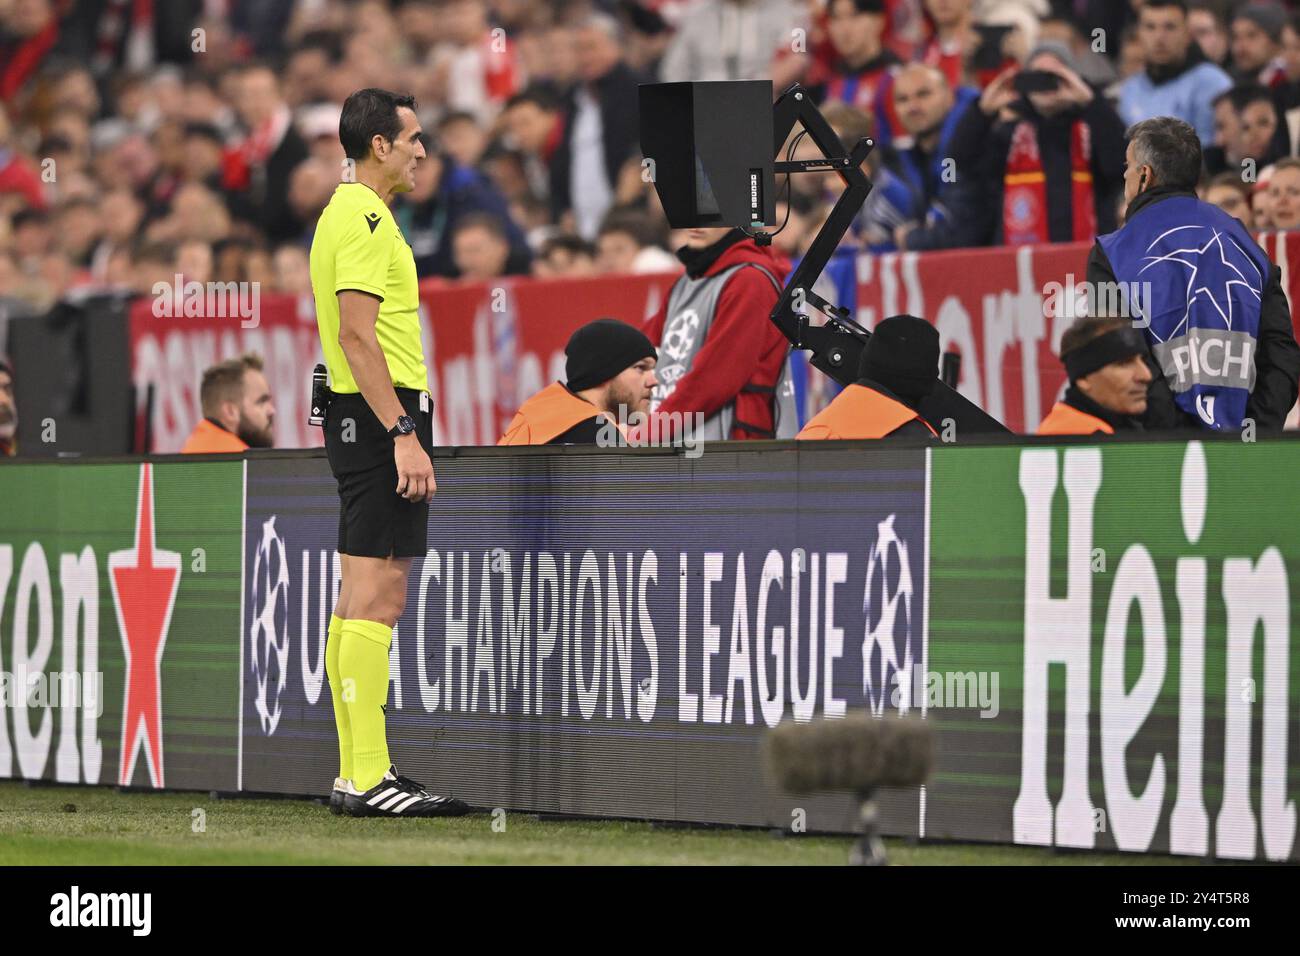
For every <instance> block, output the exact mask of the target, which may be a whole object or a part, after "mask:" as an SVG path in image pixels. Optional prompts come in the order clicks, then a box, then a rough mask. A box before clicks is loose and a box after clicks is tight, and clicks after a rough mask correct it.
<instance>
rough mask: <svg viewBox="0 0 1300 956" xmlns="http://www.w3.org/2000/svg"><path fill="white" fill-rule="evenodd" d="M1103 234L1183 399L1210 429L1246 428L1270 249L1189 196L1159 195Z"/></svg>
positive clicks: (1119, 276) (1104, 245)
mask: <svg viewBox="0 0 1300 956" xmlns="http://www.w3.org/2000/svg"><path fill="white" fill-rule="evenodd" d="M1097 241H1098V242H1100V243H1101V247H1102V250H1103V251H1104V252H1105V253H1106V257H1107V258H1108V259H1109V260H1110V265H1111V269H1112V270H1113V271H1114V273H1115V278H1116V279H1117V280H1118V282H1119V283H1120V286H1121V289H1122V290H1124V291H1127V292H1128V296H1127V298H1128V301H1129V302H1133V303H1135V304H1136V307H1135V308H1134V309H1133V312H1132V313H1130V314H1133V315H1134V316H1135V318H1136V317H1137V316H1138V315H1140V316H1141V319H1140V320H1139V327H1142V328H1143V333H1144V334H1145V335H1146V339H1147V342H1148V343H1149V344H1150V346H1151V350H1152V352H1153V353H1154V355H1155V358H1156V361H1157V362H1158V363H1159V364H1160V367H1161V369H1162V370H1163V371H1164V375H1165V380H1166V381H1167V382H1168V383H1169V387H1170V389H1171V390H1172V391H1173V393H1174V401H1175V402H1176V403H1177V405H1178V407H1179V408H1181V409H1182V410H1183V411H1185V412H1186V413H1187V414H1189V415H1193V416H1195V417H1196V418H1197V419H1198V420H1199V421H1200V422H1202V423H1203V424H1204V425H1205V426H1206V427H1207V428H1212V429H1215V430H1219V431H1229V430H1231V431H1236V430H1239V429H1241V427H1242V422H1243V419H1244V418H1245V416H1246V401H1247V399H1248V398H1249V397H1250V391H1251V389H1252V388H1254V386H1255V350H1256V347H1257V345H1258V340H1259V316H1260V307H1261V305H1262V301H1263V294H1264V287H1265V285H1266V284H1267V281H1268V273H1269V268H1270V266H1271V263H1270V262H1269V259H1268V257H1267V256H1266V255H1265V254H1264V252H1263V250H1262V249H1260V248H1259V246H1257V245H1256V244H1255V241H1254V240H1253V239H1252V238H1251V236H1250V234H1249V233H1248V232H1247V231H1246V229H1245V227H1244V226H1242V224H1241V223H1240V222H1238V221H1237V220H1236V219H1234V218H1233V217H1232V216H1229V215H1228V214H1227V213H1226V212H1224V211H1223V210H1221V209H1219V208H1218V207H1217V206H1211V205H1209V204H1208V203H1203V202H1201V201H1200V200H1198V199H1195V198H1193V197H1191V196H1174V197H1171V198H1169V199H1163V200H1160V201H1159V202H1154V203H1152V204H1151V205H1149V206H1147V207H1146V208H1144V209H1142V210H1140V211H1139V212H1138V213H1137V214H1136V215H1134V216H1133V218H1132V219H1130V220H1129V222H1128V223H1127V224H1126V225H1125V226H1124V227H1123V228H1122V229H1120V230H1118V231H1117V232H1112V233H1110V234H1109V235H1105V236H1099V237H1098V238H1097Z"/></svg>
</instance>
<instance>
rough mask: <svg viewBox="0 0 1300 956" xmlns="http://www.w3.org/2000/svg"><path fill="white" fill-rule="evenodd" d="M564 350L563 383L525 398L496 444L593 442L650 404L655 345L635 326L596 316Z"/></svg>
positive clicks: (579, 443)
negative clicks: (564, 380) (566, 379)
mask: <svg viewBox="0 0 1300 956" xmlns="http://www.w3.org/2000/svg"><path fill="white" fill-rule="evenodd" d="M564 354H565V356H566V362H565V374H566V377H567V378H568V381H567V382H552V383H551V384H550V385H548V386H546V388H544V389H542V390H541V391H540V392H538V393H537V394H536V395H534V396H533V397H532V398H530V399H528V401H526V402H524V404H523V405H522V406H521V407H520V409H519V411H518V412H516V413H515V417H514V420H513V421H511V422H510V427H509V428H507V429H506V433H505V434H504V435H503V436H501V440H500V441H498V442H497V444H498V445H595V444H597V443H603V439H602V434H604V435H605V436H607V437H611V438H614V437H616V436H614V435H613V430H614V429H617V430H618V431H619V432H623V430H624V423H626V422H627V421H628V420H629V419H630V418H632V416H633V415H637V416H638V417H643V416H644V415H645V413H646V411H647V410H648V409H649V408H650V396H651V393H652V391H653V390H654V387H655V385H657V384H658V381H657V380H656V378H655V361H656V359H655V347H654V345H652V344H651V342H650V340H649V339H648V338H646V337H645V335H644V334H643V333H642V332H641V331H640V330H639V329H636V328H634V327H632V326H630V325H628V324H627V323H626V322H620V321H618V319H597V320H596V321H595V322H588V323H587V324H586V325H584V326H583V327H582V328H580V329H578V331H576V332H574V333H573V335H572V336H571V337H570V338H569V344H568V345H566V346H565V347H564ZM624 437H626V436H624ZM612 443H613V442H611V444H612Z"/></svg>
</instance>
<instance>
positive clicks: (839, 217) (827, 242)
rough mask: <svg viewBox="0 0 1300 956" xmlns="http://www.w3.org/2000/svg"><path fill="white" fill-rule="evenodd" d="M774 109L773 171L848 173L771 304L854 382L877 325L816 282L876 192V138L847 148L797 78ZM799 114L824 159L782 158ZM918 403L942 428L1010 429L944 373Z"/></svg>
mask: <svg viewBox="0 0 1300 956" xmlns="http://www.w3.org/2000/svg"><path fill="white" fill-rule="evenodd" d="M773 114H774V119H775V124H776V125H775V129H774V134H775V135H774V138H773V141H774V142H775V143H776V149H777V162H776V163H775V164H774V166H773V170H774V171H775V173H777V174H778V175H779V174H781V173H787V174H794V173H808V172H834V173H836V174H838V175H839V177H840V179H842V180H844V184H845V186H846V187H847V188H846V189H845V190H844V192H843V193H842V194H841V195H840V198H839V200H838V201H837V202H836V203H835V207H834V208H833V209H832V210H831V213H830V215H829V216H828V217H827V218H826V223H825V224H824V225H823V226H822V228H821V231H820V232H818V233H817V238H816V239H814V240H813V242H812V245H811V246H809V247H808V252H807V254H805V255H804V257H803V260H802V261H801V262H800V263H799V267H798V268H797V269H795V271H794V274H793V275H791V276H790V280H789V282H788V283H786V287H785V290H784V291H783V292H782V293H781V298H780V299H779V300H778V301H777V303H776V307H775V308H774V309H772V314H771V319H772V321H773V322H774V323H776V327H777V328H779V329H780V330H781V332H782V333H783V334H784V335H785V337H786V338H787V339H789V340H790V342H791V344H792V345H793V346H794V347H795V348H797V349H808V350H809V351H810V352H812V357H811V358H810V360H809V361H810V362H811V363H812V365H813V367H814V368H817V369H820V370H821V371H822V372H825V373H826V374H827V375H829V376H830V377H831V378H833V379H835V380H836V381H837V382H839V383H840V384H841V385H850V384H852V383H853V382H854V380H856V379H857V377H858V358H859V356H860V355H861V354H862V348H863V346H864V345H866V342H867V339H869V338H870V337H871V333H870V332H868V331H867V330H866V329H864V328H863V327H862V326H860V325H858V324H857V322H855V321H854V320H853V317H852V316H851V315H850V314H849V310H848V309H844V308H838V307H836V306H833V305H831V304H830V303H829V302H827V301H826V300H825V299H823V298H822V297H821V296H819V295H817V294H816V293H814V292H813V291H812V288H813V284H814V283H816V281H817V279H818V278H819V277H820V276H821V274H822V270H823V269H825V268H826V264H827V263H828V262H830V259H831V256H832V255H833V254H834V253H835V249H836V248H837V247H838V246H839V244H840V240H841V239H843V238H844V234H845V233H846V232H848V229H849V226H850V225H852V223H853V217H854V216H856V215H857V214H858V210H860V209H861V208H862V204H863V203H864V202H866V201H867V196H868V194H869V193H870V192H871V180H870V179H868V178H867V174H866V173H864V172H863V171H862V163H863V161H864V160H865V159H866V158H867V154H869V153H870V152H871V150H872V148H873V147H874V146H875V142H874V141H873V140H870V139H866V138H863V139H860V140H858V142H857V143H856V144H855V145H854V147H853V149H852V150H851V151H849V152H848V153H845V151H844V145H843V144H842V143H841V142H840V138H839V137H838V136H837V135H836V134H835V131H834V130H833V129H831V125H830V124H829V123H827V122H826V117H824V116H822V114H821V111H820V110H819V109H817V107H816V105H815V104H814V103H813V101H812V97H811V96H810V95H809V94H808V91H807V90H805V89H804V88H803V87H802V86H800V85H799V84H798V83H795V84H794V85H793V86H791V87H790V88H789V89H788V90H786V91H785V92H784V93H782V94H781V97H780V98H779V99H778V100H777V101H776V103H775V104H774V105H773ZM796 122H798V123H800V124H802V125H803V128H804V129H805V130H806V131H807V133H808V136H809V137H811V138H812V141H813V142H814V143H815V144H816V145H817V148H818V150H820V151H821V154H822V156H824V157H825V158H824V159H805V160H794V161H789V162H785V161H782V160H781V159H780V151H781V149H782V147H783V146H784V145H785V142H786V140H787V139H788V138H789V137H790V132H791V131H792V130H793V129H794V124H795V123H796ZM754 238H755V241H757V242H758V243H759V244H760V245H766V244H768V243H770V242H771V241H772V239H771V236H770V235H768V234H766V233H761V232H760V233H756V234H755V236H754ZM806 306H812V307H813V308H815V309H817V311H819V312H821V313H822V314H823V315H824V316H826V324H825V325H811V324H809V322H808V316H807V313H806V310H805V307H806ZM936 377H937V376H936ZM917 411H918V412H920V413H921V415H922V416H924V417H925V419H926V420H927V421H929V422H930V424H931V425H933V426H934V427H935V428H936V430H937V429H940V428H942V427H943V426H944V423H945V420H947V419H951V420H952V421H953V423H954V424H955V426H956V429H957V433H958V434H961V433H962V432H968V433H969V432H1006V431H1007V428H1006V426H1005V425H1003V424H1002V423H1001V422H999V421H998V420H997V419H995V418H993V417H992V416H990V415H989V414H987V413H986V412H985V411H984V410H983V409H982V408H980V407H979V406H978V405H976V404H974V403H973V402H971V401H970V400H969V399H967V398H966V397H965V396H963V395H961V394H959V393H958V392H957V391H956V390H954V389H952V388H949V387H948V386H947V385H945V384H944V383H943V382H942V381H938V382H936V384H935V388H934V391H933V392H932V393H931V394H930V396H929V397H928V398H926V399H925V400H924V401H923V402H922V403H921V404H920V405H919V406H917Z"/></svg>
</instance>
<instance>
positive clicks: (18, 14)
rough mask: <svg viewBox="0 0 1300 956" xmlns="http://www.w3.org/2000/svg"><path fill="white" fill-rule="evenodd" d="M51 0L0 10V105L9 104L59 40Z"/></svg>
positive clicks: (26, 1) (33, 0) (26, 0)
mask: <svg viewBox="0 0 1300 956" xmlns="http://www.w3.org/2000/svg"><path fill="white" fill-rule="evenodd" d="M56 12H57V11H56V10H55V7H54V3H53V0H23V2H21V3H12V4H6V5H5V6H3V7H0V103H10V104H11V103H13V102H14V100H15V98H16V97H17V95H18V91H19V90H20V89H22V87H23V84H25V83H26V82H27V81H28V80H29V79H30V78H31V77H33V76H35V75H36V71H37V70H38V69H39V68H40V66H41V62H42V61H43V60H44V59H45V58H46V57H47V56H48V55H49V54H50V52H51V51H52V50H53V49H54V47H55V44H56V43H57V42H58V40H59V20H58V17H57V16H56Z"/></svg>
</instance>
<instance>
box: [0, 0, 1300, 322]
mask: <svg viewBox="0 0 1300 956" xmlns="http://www.w3.org/2000/svg"><path fill="white" fill-rule="evenodd" d="M1045 76H1047V77H1049V79H1047V80H1046V82H1044V81H1043V77H1045ZM654 78H659V79H663V80H688V79H741V78H771V79H772V80H773V81H774V84H775V88H776V89H777V91H778V92H779V90H780V89H783V88H784V87H785V86H786V85H788V84H789V83H791V82H794V81H799V82H802V83H803V84H804V85H805V86H807V87H809V88H810V89H812V90H813V91H814V93H815V95H816V97H817V98H818V101H819V102H820V104H821V105H822V108H823V110H824V111H825V112H826V113H827V115H828V117H829V118H830V120H831V122H832V125H833V126H834V127H835V128H836V130H837V131H838V132H840V133H841V135H842V136H843V137H844V138H845V139H846V140H856V139H857V137H859V136H862V135H872V136H874V137H875V138H876V140H877V141H878V142H879V143H880V144H881V145H880V146H879V147H878V148H877V150H876V151H875V152H874V153H873V154H872V156H871V157H870V158H869V160H868V162H869V164H870V172H871V174H872V177H873V180H874V182H875V186H876V188H875V190H874V192H873V193H872V196H871V198H870V199H869V201H868V203H867V205H866V207H865V208H864V209H863V211H862V213H861V214H860V216H859V217H858V220H857V222H856V223H855V227H854V229H853V231H852V233H851V235H850V237H849V239H848V240H846V241H847V242H850V243H854V244H856V245H857V246H858V247H860V248H865V249H870V250H873V251H889V250H894V249H932V248H939V247H953V246H978V245H996V244H1004V243H1006V244H1015V243H1026V242H1047V241H1068V240H1077V239H1084V238H1091V236H1092V235H1094V234H1097V233H1100V232H1105V231H1107V230H1109V229H1112V228H1114V227H1115V225H1116V220H1117V217H1118V216H1119V215H1120V214H1121V210H1120V205H1121V203H1120V199H1121V191H1122V188H1121V176H1122V169H1121V168H1120V163H1121V162H1122V160H1121V157H1122V153H1123V150H1122V142H1123V137H1124V130H1125V128H1126V126H1127V125H1129V124H1131V123H1133V122H1136V121H1138V120H1141V119H1143V118H1146V117H1149V116H1154V115H1173V116H1179V117H1181V118H1183V119H1186V120H1187V121H1188V122H1190V123H1191V124H1192V125H1193V126H1194V127H1195V128H1196V129H1197V131H1198V133H1199V134H1200V135H1201V138H1202V141H1203V144H1204V146H1205V147H1206V166H1207V169H1206V179H1205V184H1204V186H1203V194H1204V195H1206V196H1207V197H1208V198H1209V199H1210V200H1211V201H1213V202H1215V203H1216V204H1219V205H1222V206H1223V208H1225V209H1227V210H1228V211H1230V212H1231V213H1232V214H1233V215H1235V216H1237V217H1238V218H1240V219H1241V220H1242V221H1243V222H1244V223H1245V224H1246V225H1247V226H1248V227H1250V228H1255V229H1268V228H1276V229H1292V228H1297V227H1300V162H1298V161H1297V160H1295V159H1294V158H1292V157H1294V156H1295V155H1296V153H1297V152H1300V25H1298V23H1297V19H1296V17H1295V15H1294V14H1293V13H1292V12H1291V11H1290V10H1288V9H1286V8H1285V7H1283V6H1282V5H1280V4H1279V3H1276V2H1273V0H1265V2H1260V0H1250V2H1230V0H1189V2H1187V3H1183V2H1181V0H1146V2H1145V3H1142V2H1141V0H1132V2H1131V3H1126V2H1124V0H1109V2H1107V0H1050V2H1049V0H829V2H821V0H807V2H801V0H693V2H689V3H680V2H674V0H568V2H565V0H391V2H383V0H173V2H168V3H158V2H141V0H0V297H4V298H6V299H9V300H11V301H12V300H19V301H22V302H25V303H27V304H29V305H30V307H31V308H33V309H36V310H43V309H45V308H48V307H49V306H50V305H51V304H52V303H53V302H55V301H57V300H58V299H59V298H60V297H62V296H64V295H67V294H69V293H76V292H77V291H79V290H114V289H116V290H135V291H147V290H149V289H150V288H152V287H153V285H154V284H155V283H156V282H158V281H165V282H170V281H171V280H172V277H173V276H174V275H175V274H177V273H180V274H182V275H183V276H184V277H185V278H186V280H187V281H188V280H196V281H199V282H205V281H208V280H216V281H222V282H229V281H257V282H260V283H262V286H263V288H266V289H268V290H277V291H284V292H289V293H299V294H301V293H306V292H308V291H309V290H310V286H309V279H308V269H307V250H308V248H309V246H310V241H311V236H312V229H313V225H314V223H315V219H316V217H317V216H318V214H319V213H320V210H321V209H322V208H323V207H324V206H325V204H326V202H327V201H328V200H329V197H330V195H331V193H332V191H333V189H334V186H335V184H336V183H337V182H338V181H340V179H341V178H344V177H345V176H346V169H345V166H344V160H343V153H342V149H341V147H340V145H339V142H338V136H337V127H338V117H339V111H340V107H341V104H342V101H343V99H344V98H345V97H346V95H347V94H348V93H349V92H351V91H352V90H355V89H358V88H361V87H365V86H376V87H383V88H391V89H401V90H408V91H410V92H411V93H413V94H414V95H415V96H416V98H417V101H418V103H419V107H420V119H421V121H422V123H423V125H424V127H425V129H426V130H427V131H428V139H429V142H428V146H429V154H430V160H429V161H428V162H425V163H422V164H421V166H420V171H419V180H418V182H417V185H416V189H415V191H414V192H412V193H410V194H408V195H405V196H403V197H401V199H400V201H399V204H398V206H397V208H396V213H397V215H398V218H399V222H400V224H401V227H402V229H403V232H404V234H405V235H406V236H407V237H408V239H409V241H410V243H411V245H412V248H413V249H414V252H415V256H416V261H417V266H418V269H419V272H420V274H421V276H426V277H428V276H437V277H444V278H446V279H448V280H457V279H477V280H483V279H491V278H493V277H496V276H501V275H511V274H528V273H531V274H534V275H537V276H572V275H587V274H598V273H619V272H629V271H658V270H664V269H674V268H677V267H678V263H677V261H676V260H675V259H674V258H673V256H672V254H671V250H675V249H676V248H678V247H679V246H680V244H681V243H680V241H679V240H678V237H674V236H671V235H670V231H669V229H668V226H667V223H666V221H665V219H664V217H663V213H662V210H661V208H660V207H659V204H658V202H657V199H656V197H655V195H654V191H653V189H652V188H651V186H650V184H649V183H648V182H646V177H645V176H643V175H642V167H641V157H640V155H639V152H638V147H637V125H636V86H637V84H638V83H640V82H643V81H645V80H647V79H654ZM1031 80H1037V81H1038V85H1037V86H1034V87H1033V89H1030V88H1029V86H1028V83H1029V81H1031ZM812 148H813V147H812V146H811V144H810V143H808V142H807V141H805V142H804V143H802V144H800V147H799V151H798V153H797V154H796V155H809V154H810V151H811V149H812ZM833 178H834V177H833V176H832V177H831V179H832V180H833ZM794 179H795V182H794V183H792V194H791V197H790V201H789V202H788V203H783V204H782V207H781V209H780V210H779V215H780V217H781V218H785V217H786V216H787V214H788V219H789V223H788V225H787V227H786V228H787V231H786V233H785V234H784V235H783V236H782V237H781V248H782V250H783V251H784V252H786V253H787V254H789V255H792V256H797V255H799V254H800V253H801V252H802V251H803V249H804V248H805V247H806V243H807V242H808V241H810V240H811V237H812V236H813V235H815V233H816V230H817V229H818V227H819V226H820V224H821V222H822V221H823V220H824V218H825V215H826V213H827V211H828V209H829V205H830V201H832V200H833V197H834V195H835V192H836V191H837V190H835V189H834V186H835V185H836V184H835V183H834V182H826V181H819V179H818V178H817V177H795V178H794ZM579 185H580V187H581V188H576V187H578V186H579Z"/></svg>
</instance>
